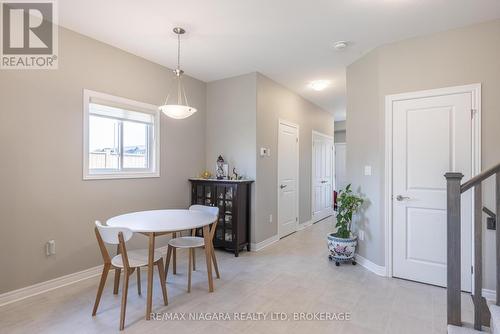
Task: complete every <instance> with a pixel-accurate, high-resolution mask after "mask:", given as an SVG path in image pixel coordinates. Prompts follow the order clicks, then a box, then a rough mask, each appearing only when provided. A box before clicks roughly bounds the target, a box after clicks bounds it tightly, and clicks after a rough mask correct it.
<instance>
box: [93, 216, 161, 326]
mask: <svg viewBox="0 0 500 334" xmlns="http://www.w3.org/2000/svg"><path fill="white" fill-rule="evenodd" d="M95 225H96V227H95V235H96V238H97V242H98V244H99V248H100V250H101V254H102V259H103V261H104V267H103V269H102V275H101V281H100V283H99V288H98V289H97V296H96V299H95V303H94V309H93V311H92V316H95V315H96V313H97V308H98V307H99V301H100V300H101V296H102V292H103V290H104V285H105V284H106V279H107V277H108V272H109V270H111V269H115V286H114V291H113V293H114V294H117V293H118V285H119V283H120V272H121V270H122V269H123V271H124V272H123V288H122V303H121V304H122V305H121V312H120V330H123V328H124V327H125V311H126V307H127V293H128V281H129V277H130V275H132V274H133V273H134V270H136V269H137V292H138V293H139V295H140V294H141V274H140V271H141V270H140V268H141V267H147V265H148V250H147V249H140V250H132V251H128V252H127V248H126V247H125V242H127V241H128V240H130V238H132V235H133V232H132V231H131V230H129V229H126V228H119V227H110V226H104V225H102V224H101V223H100V222H99V221H96V222H95ZM105 243H107V244H112V245H118V250H119V254H117V255H116V256H114V257H113V258H111V257H110V256H109V253H108V250H107V249H106V245H105ZM153 261H154V264H155V265H157V266H158V271H159V274H160V284H161V289H162V292H163V302H164V303H165V305H167V304H168V298H167V287H166V285H165V281H166V277H165V271H164V270H165V269H164V267H163V258H162V255H161V253H160V252H159V251H156V250H155V252H154V259H153Z"/></svg>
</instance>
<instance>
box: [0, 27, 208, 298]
mask: <svg viewBox="0 0 500 334" xmlns="http://www.w3.org/2000/svg"><path fill="white" fill-rule="evenodd" d="M59 47H60V53H59V69H58V70H19V71H16V70H9V71H6V70H3V71H0V142H2V149H1V155H2V158H1V163H0V185H1V191H0V264H1V267H2V268H3V269H2V273H1V274H0V275H1V279H0V293H2V292H6V291H9V290H13V289H17V288H21V287H24V286H27V285H31V284H34V283H38V282H41V281H46V280H49V279H52V278H55V277H58V276H62V275H66V274H70V273H74V272H77V271H81V270H84V269H87V268H90V267H93V266H97V265H99V264H101V263H102V260H101V257H100V253H99V250H98V246H97V243H96V239H95V235H94V230H93V224H94V220H96V219H100V220H103V221H105V220H106V219H107V218H109V217H111V216H114V215H118V214H121V213H125V212H129V211H137V210H146V209H159V208H185V207H186V206H188V205H189V198H190V191H189V183H188V181H187V178H188V177H190V176H194V175H197V174H198V173H199V172H200V171H201V170H202V169H203V168H204V167H205V161H206V160H205V144H204V141H205V123H206V120H205V101H206V96H205V93H206V87H205V83H203V82H201V81H198V80H195V79H192V78H190V77H185V79H184V83H185V85H186V90H187V92H188V94H189V100H190V102H191V103H192V105H193V106H194V107H196V108H197V109H198V112H197V113H196V114H195V115H193V116H192V117H190V118H188V119H185V120H173V119H169V118H167V117H165V116H163V115H162V116H161V177H160V178H150V179H127V180H94V181H83V180H82V126H83V124H82V119H83V110H82V93H83V89H84V88H88V89H92V90H96V91H100V92H104V93H109V94H113V95H116V96H123V97H126V98H130V99H134V100H137V101H142V102H147V103H151V104H156V105H160V104H162V103H163V101H164V99H165V95H166V93H167V89H168V85H169V83H170V82H171V77H172V73H171V71H170V70H169V69H167V68H165V67H162V66H160V65H157V64H154V63H152V62H149V61H146V60H144V59H142V58H139V57H137V56H134V55H132V54H129V53H126V52H124V51H121V50H119V49H117V48H114V47H111V46H109V45H106V44H103V43H100V42H98V41H95V40H93V39H90V38H87V37H84V36H82V35H79V34H77V33H75V32H72V31H69V30H67V29H62V28H60V29H59ZM49 239H55V240H56V245H57V246H56V248H57V254H56V255H55V256H51V257H46V256H45V252H44V246H45V242H46V241H47V240H49ZM134 239H135V240H133V245H132V246H131V247H137V246H143V247H144V246H146V245H147V243H146V239H145V238H144V237H141V236H137V237H134ZM164 244H165V239H164V240H163V241H161V240H160V241H159V242H158V246H162V245H164Z"/></svg>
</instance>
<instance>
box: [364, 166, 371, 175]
mask: <svg viewBox="0 0 500 334" xmlns="http://www.w3.org/2000/svg"><path fill="white" fill-rule="evenodd" d="M370 175H372V166H365V176H370Z"/></svg>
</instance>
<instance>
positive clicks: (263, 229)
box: [255, 74, 334, 242]
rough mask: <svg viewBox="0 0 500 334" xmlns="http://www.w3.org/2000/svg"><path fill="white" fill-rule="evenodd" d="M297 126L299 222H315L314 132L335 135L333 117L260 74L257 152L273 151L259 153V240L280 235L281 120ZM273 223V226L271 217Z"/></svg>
mask: <svg viewBox="0 0 500 334" xmlns="http://www.w3.org/2000/svg"><path fill="white" fill-rule="evenodd" d="M279 119H283V120H286V121H290V122H293V123H296V124H298V125H299V127H300V132H299V137H300V141H299V142H300V144H299V156H300V157H299V159H300V163H299V192H300V193H299V222H300V223H305V222H307V221H309V220H310V219H311V164H312V162H311V159H312V158H311V156H312V130H316V131H319V132H322V133H325V134H328V135H330V136H331V135H333V133H334V129H333V126H334V124H333V123H334V122H333V115H332V114H330V113H328V112H326V111H324V110H323V109H321V108H319V107H317V106H316V105H314V104H312V103H311V102H309V101H307V100H305V99H303V98H302V97H300V96H299V95H297V94H295V93H293V92H291V91H289V90H288V89H286V88H285V87H283V86H281V85H279V84H278V83H276V82H274V81H272V80H271V79H269V78H267V77H265V76H264V75H261V74H258V75H257V149H259V148H260V147H267V148H270V151H271V156H270V157H260V156H259V154H258V152H256V154H257V181H258V182H257V184H256V193H257V198H256V206H257V211H256V218H255V224H256V230H255V241H256V242H261V241H263V240H266V239H268V238H270V237H273V236H275V235H276V234H277V233H278V225H277V220H278V217H277V198H278V193H277V187H278V179H277V177H278V176H277V168H278V159H277V149H278V120H279ZM270 214H272V215H273V222H272V223H269V215H270Z"/></svg>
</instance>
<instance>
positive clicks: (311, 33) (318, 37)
mask: <svg viewBox="0 0 500 334" xmlns="http://www.w3.org/2000/svg"><path fill="white" fill-rule="evenodd" d="M58 4H59V23H60V25H62V26H64V27H66V28H69V29H71V30H74V31H77V32H80V33H82V34H84V35H87V36H90V37H92V38H95V39H97V40H99V41H102V42H105V43H108V44H111V45H113V46H116V47H118V48H121V49H123V50H126V51H128V52H131V53H133V54H136V55H138V56H141V57H143V58H146V59H149V60H151V61H154V62H156V63H159V64H161V65H165V66H167V67H170V68H173V67H175V64H176V61H177V55H176V50H177V45H176V39H175V36H174V35H173V33H172V32H171V30H172V28H173V27H174V26H176V25H180V26H182V27H185V28H186V29H187V30H188V34H187V35H186V36H185V40H184V41H183V42H182V56H181V67H182V68H183V69H184V70H185V71H186V73H187V74H188V75H190V76H193V77H195V78H197V79H200V80H203V81H206V82H209V81H213V80H218V79H222V78H227V77H231V76H235V75H239V74H245V73H249V72H253V71H258V72H261V73H262V74H264V75H266V76H268V77H270V78H272V79H274V80H275V81H277V82H279V83H281V84H282V85H284V86H286V87H288V88H289V89H291V90H292V91H294V92H296V93H298V94H300V95H302V96H303V97H305V98H306V99H308V100H310V101H312V102H313V103H315V104H317V105H318V106H320V107H322V108H324V109H325V110H327V111H330V112H332V113H334V114H335V116H336V119H338V120H340V119H344V118H345V90H346V87H345V86H346V82H345V81H346V79H345V68H346V66H347V65H349V64H350V63H352V62H353V61H355V60H356V59H358V58H359V57H361V56H362V55H363V54H365V53H366V52H368V51H370V50H371V49H373V48H375V47H377V46H379V45H382V44H386V43H389V42H393V41H397V40H401V39H405V38H409V37H414V36H418V35H424V34H429V33H432V32H436V31H442V30H447V29H452V28H455V27H460V26H465V25H469V24H473V23H477V22H481V21H487V20H491V19H494V18H498V17H500V1H499V0H182V1H171V0H143V1H138V0H64V1H59V2H58ZM338 40H345V41H349V47H348V48H347V49H344V50H342V51H336V50H334V48H333V46H332V45H333V42H335V41H338ZM464 42H466V41H464ZM465 47H466V45H465ZM318 79H323V80H330V81H331V85H330V86H329V87H328V88H326V89H325V90H323V91H321V92H317V91H314V90H312V89H310V88H308V86H307V85H308V83H309V82H310V81H312V80H318Z"/></svg>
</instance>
